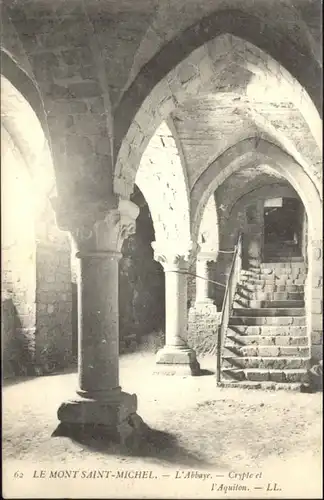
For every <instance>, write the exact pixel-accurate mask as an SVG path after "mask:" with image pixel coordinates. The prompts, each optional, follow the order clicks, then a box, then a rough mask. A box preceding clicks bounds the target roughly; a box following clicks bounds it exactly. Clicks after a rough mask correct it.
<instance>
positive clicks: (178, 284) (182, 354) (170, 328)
mask: <svg viewBox="0 0 324 500" xmlns="http://www.w3.org/2000/svg"><path fill="white" fill-rule="evenodd" d="M152 246H153V248H154V258H155V260H157V261H158V262H160V263H161V264H162V266H163V269H164V272H165V315H166V318H165V320H166V321H165V346H164V347H163V348H162V349H160V350H159V351H158V353H157V356H156V363H157V365H158V370H157V371H158V373H165V374H168V375H174V374H181V375H183V374H189V375H199V373H200V366H199V363H198V361H197V358H196V353H195V351H194V350H193V349H190V348H189V347H188V345H187V342H186V337H187V328H188V311H187V272H188V267H189V250H188V251H187V252H186V253H185V252H184V253H183V254H175V253H173V252H172V251H171V252H170V251H168V250H165V251H163V249H161V246H160V247H159V246H158V245H157V243H156V242H154V243H152Z"/></svg>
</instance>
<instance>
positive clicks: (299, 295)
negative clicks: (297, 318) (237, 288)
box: [237, 291, 304, 301]
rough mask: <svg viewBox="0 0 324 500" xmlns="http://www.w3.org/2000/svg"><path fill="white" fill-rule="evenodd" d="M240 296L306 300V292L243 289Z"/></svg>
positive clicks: (251, 298) (257, 298)
mask: <svg viewBox="0 0 324 500" xmlns="http://www.w3.org/2000/svg"><path fill="white" fill-rule="evenodd" d="M237 297H238V298H242V299H248V300H278V301H280V300H302V301H303V300H304V292H262V291H260V292H252V291H249V292H247V291H245V292H243V291H241V292H239V293H237Z"/></svg>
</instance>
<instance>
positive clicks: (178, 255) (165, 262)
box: [151, 241, 199, 271]
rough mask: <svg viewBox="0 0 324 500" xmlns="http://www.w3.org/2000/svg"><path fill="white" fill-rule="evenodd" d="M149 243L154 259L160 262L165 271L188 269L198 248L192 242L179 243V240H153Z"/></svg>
mask: <svg viewBox="0 0 324 500" xmlns="http://www.w3.org/2000/svg"><path fill="white" fill-rule="evenodd" d="M151 245H152V248H153V250H154V259H155V260H156V261H157V262H160V264H162V266H163V268H164V270H165V271H172V270H186V269H188V268H189V266H190V265H191V263H192V261H193V259H194V258H195V256H196V254H197V251H198V250H199V246H198V245H196V244H194V243H193V242H188V243H186V244H185V245H181V244H180V243H179V242H174V243H173V244H172V243H171V242H163V243H161V242H157V241H153V242H152V243H151Z"/></svg>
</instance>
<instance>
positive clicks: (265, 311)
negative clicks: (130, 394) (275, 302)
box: [232, 307, 305, 317]
mask: <svg viewBox="0 0 324 500" xmlns="http://www.w3.org/2000/svg"><path fill="white" fill-rule="evenodd" d="M232 314H233V316H258V317H264V316H267V317H268V316H277V317H278V316H279V317H280V316H305V309H304V307H294V308H293V307H287V308H284V307H282V308H279V307H260V308H249V307H247V308H241V309H233V313H232Z"/></svg>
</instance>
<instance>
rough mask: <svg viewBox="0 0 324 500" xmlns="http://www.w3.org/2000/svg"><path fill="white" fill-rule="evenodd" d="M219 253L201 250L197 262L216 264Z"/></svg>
mask: <svg viewBox="0 0 324 500" xmlns="http://www.w3.org/2000/svg"><path fill="white" fill-rule="evenodd" d="M217 254H218V252H217V251H216V250H204V249H203V248H201V249H200V252H199V253H198V254H197V260H199V261H200V262H216V260H217Z"/></svg>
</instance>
